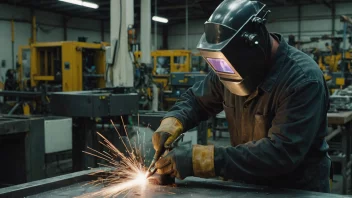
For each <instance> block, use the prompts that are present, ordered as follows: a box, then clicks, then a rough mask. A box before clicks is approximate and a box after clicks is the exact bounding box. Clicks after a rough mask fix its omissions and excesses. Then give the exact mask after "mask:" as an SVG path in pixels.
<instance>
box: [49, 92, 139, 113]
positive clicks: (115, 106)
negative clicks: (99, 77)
mask: <svg viewBox="0 0 352 198" xmlns="http://www.w3.org/2000/svg"><path fill="white" fill-rule="evenodd" d="M138 99H139V96H138V94H136V93H129V94H114V93H111V92H109V91H78V92H55V93H53V94H52V99H51V103H50V105H51V110H52V113H53V114H55V115H60V116H70V117H109V116H120V115H130V114H134V113H137V112H138Z"/></svg>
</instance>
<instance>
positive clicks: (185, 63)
mask: <svg viewBox="0 0 352 198" xmlns="http://www.w3.org/2000/svg"><path fill="white" fill-rule="evenodd" d="M191 55H192V53H191V51H189V50H157V51H153V52H152V53H151V56H152V61H153V71H152V74H153V75H152V76H153V81H154V82H155V83H157V84H161V85H162V87H163V89H164V90H169V89H170V88H169V87H168V84H169V77H170V73H173V72H190V71H191ZM134 56H135V59H136V60H137V61H138V60H140V58H141V56H142V54H141V52H140V51H136V52H134Z"/></svg>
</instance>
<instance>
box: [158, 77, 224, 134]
mask: <svg viewBox="0 0 352 198" xmlns="http://www.w3.org/2000/svg"><path fill="white" fill-rule="evenodd" d="M223 92H224V87H223V85H222V83H221V82H220V80H219V78H218V77H217V76H216V74H215V73H214V72H213V71H210V72H209V74H208V75H207V76H206V77H205V79H204V80H203V81H201V82H197V83H196V84H194V85H193V86H192V87H191V88H190V89H188V90H187V91H186V92H185V93H184V94H182V96H181V98H180V99H179V100H178V101H177V102H176V104H175V105H174V106H173V107H172V108H171V109H170V110H169V112H168V113H167V114H166V115H165V118H167V117H174V118H176V119H177V120H179V121H180V122H181V123H182V126H183V131H187V130H189V129H191V128H193V127H195V126H196V125H198V124H199V122H201V121H204V120H207V119H208V118H209V117H211V116H214V115H216V114H218V113H220V112H221V111H222V110H223V105H222V102H223Z"/></svg>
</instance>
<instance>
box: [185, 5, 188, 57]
mask: <svg viewBox="0 0 352 198" xmlns="http://www.w3.org/2000/svg"><path fill="white" fill-rule="evenodd" d="M185 36H186V43H185V45H186V46H185V50H188V0H186V35H185Z"/></svg>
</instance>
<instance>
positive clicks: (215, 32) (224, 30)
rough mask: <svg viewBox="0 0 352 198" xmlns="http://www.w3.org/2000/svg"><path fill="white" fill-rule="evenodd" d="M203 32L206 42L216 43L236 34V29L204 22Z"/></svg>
mask: <svg viewBox="0 0 352 198" xmlns="http://www.w3.org/2000/svg"><path fill="white" fill-rule="evenodd" d="M204 33H205V35H206V40H207V42H208V43H212V44H216V43H221V42H223V41H225V40H227V39H230V38H231V37H233V36H234V35H235V34H236V31H235V30H233V29H231V28H229V27H226V26H224V25H221V24H217V23H210V22H206V23H205V24H204Z"/></svg>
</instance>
